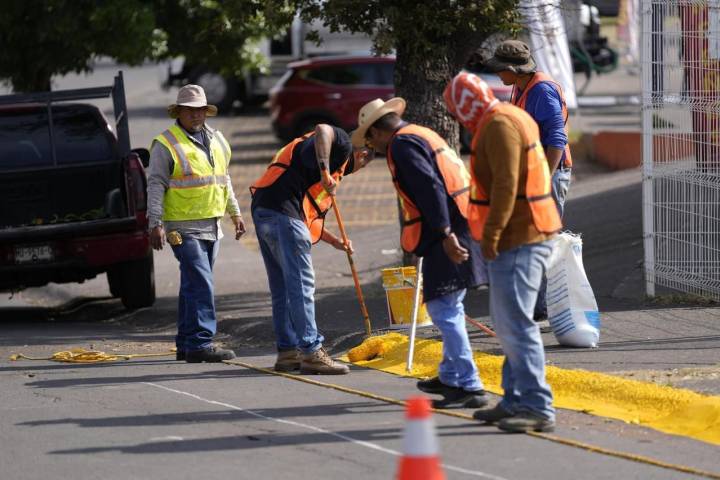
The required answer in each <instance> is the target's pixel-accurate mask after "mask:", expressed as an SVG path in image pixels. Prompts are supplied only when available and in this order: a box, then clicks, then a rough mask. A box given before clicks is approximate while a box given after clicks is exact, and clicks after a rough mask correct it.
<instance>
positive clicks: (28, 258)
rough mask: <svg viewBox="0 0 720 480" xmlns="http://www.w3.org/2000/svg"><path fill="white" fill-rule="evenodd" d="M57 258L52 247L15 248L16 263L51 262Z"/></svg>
mask: <svg viewBox="0 0 720 480" xmlns="http://www.w3.org/2000/svg"><path fill="white" fill-rule="evenodd" d="M54 257H55V255H54V252H53V249H52V247H51V246H50V245H29V246H26V247H15V263H18V264H21V263H22V264H24V263H40V262H49V261H51V260H52V259H53V258H54Z"/></svg>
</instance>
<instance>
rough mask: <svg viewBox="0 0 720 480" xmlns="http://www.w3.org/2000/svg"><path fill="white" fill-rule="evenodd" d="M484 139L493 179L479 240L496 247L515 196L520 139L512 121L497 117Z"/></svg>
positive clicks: (516, 191)
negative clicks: (485, 219)
mask: <svg viewBox="0 0 720 480" xmlns="http://www.w3.org/2000/svg"><path fill="white" fill-rule="evenodd" d="M485 138H487V139H490V141H487V142H486V143H485V154H486V155H487V159H488V164H489V167H490V172H491V176H492V180H491V183H490V190H489V191H488V196H489V199H490V212H489V213H488V218H487V221H486V222H485V230H484V231H483V239H482V241H483V243H484V244H485V245H487V246H488V247H492V249H493V250H497V247H498V242H499V241H500V237H501V235H502V232H503V230H504V229H505V227H506V225H507V223H508V221H509V220H510V217H511V216H512V213H513V209H514V207H515V199H516V197H517V195H518V179H519V176H520V159H521V155H522V139H521V137H520V133H519V132H518V131H517V130H516V128H515V126H514V125H513V124H512V123H511V121H510V120H508V119H506V118H503V117H500V116H499V117H496V118H495V119H493V121H491V123H489V124H488V126H487V129H486V131H485Z"/></svg>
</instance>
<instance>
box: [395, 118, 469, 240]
mask: <svg viewBox="0 0 720 480" xmlns="http://www.w3.org/2000/svg"><path fill="white" fill-rule="evenodd" d="M395 135H417V136H418V137H420V138H422V139H423V140H425V141H426V142H427V143H428V145H429V146H430V150H432V152H433V155H434V159H435V161H436V162H437V165H438V169H439V170H440V175H441V176H442V179H443V182H444V183H445V190H446V191H447V194H448V195H450V197H451V198H452V199H453V200H455V204H456V205H457V207H458V210H460V214H461V215H462V216H463V217H465V218H467V209H468V203H469V201H470V174H469V173H468V171H467V168H465V164H464V163H463V162H462V160H461V159H460V158H459V157H458V156H457V154H456V153H455V151H454V150H453V149H452V148H450V147H449V146H448V144H447V143H446V142H445V140H443V139H442V137H441V136H440V135H438V134H437V133H435V132H433V131H432V130H430V129H429V128H425V127H421V126H419V125H407V126H405V127H402V128H401V129H399V130H398V131H397V132H395ZM393 138H394V137H393ZM390 144H392V140H391V141H390ZM387 164H388V168H389V169H390V175H392V181H393V185H395V190H397V193H398V197H399V198H400V209H401V211H402V217H403V220H402V234H401V238H400V245H401V246H402V248H403V250H405V251H406V252H414V251H415V249H416V248H417V246H418V244H419V243H420V235H421V234H422V215H421V214H420V210H418V208H417V206H416V205H415V204H414V203H413V202H412V200H410V197H408V195H407V194H406V193H405V192H404V191H403V190H402V188H400V184H399V183H398V180H397V174H396V173H395V161H394V160H393V158H392V150H391V148H389V147H388V149H387Z"/></svg>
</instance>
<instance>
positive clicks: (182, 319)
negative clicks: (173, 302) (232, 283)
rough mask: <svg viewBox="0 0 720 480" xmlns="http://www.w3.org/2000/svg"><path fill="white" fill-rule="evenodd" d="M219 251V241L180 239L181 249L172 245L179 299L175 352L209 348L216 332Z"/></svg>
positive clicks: (185, 237) (184, 237)
mask: <svg viewBox="0 0 720 480" xmlns="http://www.w3.org/2000/svg"><path fill="white" fill-rule="evenodd" d="M219 249H220V242H219V241H210V240H198V239H196V238H192V237H187V236H183V238H182V243H181V244H180V245H172V250H173V253H174V254H175V258H177V260H178V262H180V293H179V295H178V318H177V335H176V336H175V346H176V347H177V349H178V351H189V350H201V349H203V348H205V347H208V346H210V344H211V343H212V338H213V337H214V336H215V332H216V331H217V319H216V317H215V293H214V286H213V265H214V264H215V259H216V258H217V254H218V250H219Z"/></svg>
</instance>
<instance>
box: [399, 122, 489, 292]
mask: <svg viewBox="0 0 720 480" xmlns="http://www.w3.org/2000/svg"><path fill="white" fill-rule="evenodd" d="M389 148H390V151H391V153H392V158H393V161H394V163H395V172H396V176H397V180H398V183H399V185H400V188H401V189H402V190H403V192H405V194H407V196H408V197H409V198H410V200H411V201H412V202H413V203H414V204H415V206H417V208H418V210H420V215H421V216H422V234H421V237H420V243H419V245H418V247H417V248H416V250H415V252H414V253H415V254H416V255H418V256H421V257H423V259H424V260H423V297H424V298H425V300H432V299H433V298H437V297H439V296H442V295H446V294H448V293H452V292H455V291H457V290H462V289H464V288H469V287H474V286H477V285H480V284H482V283H486V281H487V280H486V276H485V267H484V263H483V260H482V253H481V251H480V245H479V244H478V243H477V242H475V241H474V240H473V239H472V238H471V236H470V232H469V229H468V224H467V220H465V218H464V217H463V216H462V215H461V214H460V210H459V209H458V207H457V204H456V203H455V201H454V200H453V199H452V198H451V197H450V195H449V194H448V193H447V189H446V188H445V183H444V181H443V179H442V177H441V175H440V170H439V167H438V165H437V161H436V160H435V153H434V152H433V150H432V149H431V148H430V145H429V144H428V143H427V142H426V141H425V140H424V139H423V138H422V137H419V136H417V135H408V134H401V135H396V136H395V137H394V139H393V140H392V142H391V144H390V146H389ZM448 226H450V229H451V230H452V232H453V233H454V234H455V235H456V236H457V237H458V241H459V242H460V244H461V245H462V246H463V247H465V248H467V249H468V250H469V251H470V259H469V260H467V261H466V262H463V263H462V264H460V265H455V264H454V263H453V262H452V261H451V260H450V258H449V257H448V256H447V254H446V253H445V250H444V249H443V247H442V240H443V238H444V235H443V231H444V230H445V228H446V227H448Z"/></svg>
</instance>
